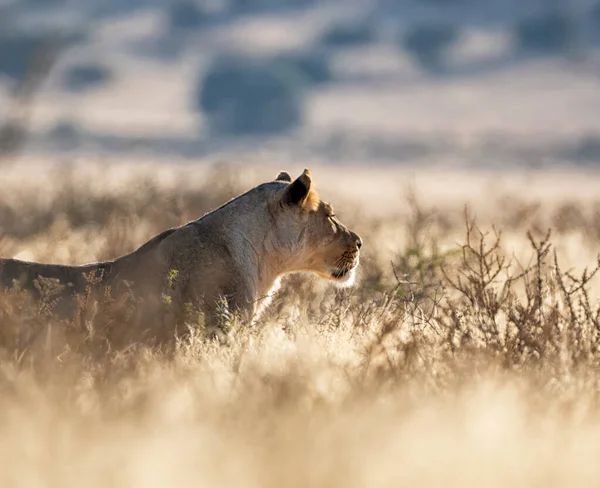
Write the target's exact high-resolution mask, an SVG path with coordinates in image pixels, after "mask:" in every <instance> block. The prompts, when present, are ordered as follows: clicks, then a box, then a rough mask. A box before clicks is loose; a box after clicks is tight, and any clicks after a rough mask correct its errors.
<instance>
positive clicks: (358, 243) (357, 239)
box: [351, 232, 362, 249]
mask: <svg viewBox="0 0 600 488" xmlns="http://www.w3.org/2000/svg"><path fill="white" fill-rule="evenodd" d="M351 234H352V237H353V239H354V243H355V244H356V249H360V248H361V247H362V239H361V238H360V236H359V235H358V234H355V233H354V232H352V233H351Z"/></svg>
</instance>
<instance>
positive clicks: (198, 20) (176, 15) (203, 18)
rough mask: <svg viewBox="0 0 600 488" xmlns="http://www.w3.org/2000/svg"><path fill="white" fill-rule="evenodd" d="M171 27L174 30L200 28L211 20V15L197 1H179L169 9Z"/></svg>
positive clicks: (168, 16)
mask: <svg viewBox="0 0 600 488" xmlns="http://www.w3.org/2000/svg"><path fill="white" fill-rule="evenodd" d="M167 19H168V23H169V28H170V29H173V30H179V29H182V30H190V29H198V28H200V27H202V26H203V25H206V24H207V23H209V22H210V20H211V16H210V14H209V13H207V12H205V11H204V9H203V8H202V7H201V6H200V5H198V4H197V3H196V2H193V1H191V0H187V1H178V2H176V3H173V4H171V5H169V7H168V10H167Z"/></svg>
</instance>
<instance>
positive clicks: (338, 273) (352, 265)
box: [331, 256, 358, 280]
mask: <svg viewBox="0 0 600 488" xmlns="http://www.w3.org/2000/svg"><path fill="white" fill-rule="evenodd" d="M357 267H358V256H356V257H354V258H353V259H352V260H350V261H347V262H345V263H343V264H342V265H338V266H336V267H335V268H333V269H332V270H331V277H332V278H333V279H335V280H345V279H349V278H351V277H352V274H353V271H354V270H355V269H356V268H357Z"/></svg>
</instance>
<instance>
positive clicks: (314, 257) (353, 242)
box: [269, 169, 362, 286]
mask: <svg viewBox="0 0 600 488" xmlns="http://www.w3.org/2000/svg"><path fill="white" fill-rule="evenodd" d="M275 181H276V182H278V183H281V185H280V186H281V187H280V188H278V191H277V192H275V194H274V196H273V198H272V199H271V201H270V202H269V203H270V205H269V207H270V208H269V210H270V215H271V217H272V220H273V222H274V224H275V225H274V227H275V228H274V229H273V230H274V234H273V238H274V239H273V241H274V242H273V244H274V246H273V250H274V251H276V249H275V248H276V247H277V248H279V250H280V251H281V250H282V249H283V250H284V251H283V252H278V253H276V254H278V255H279V256H281V258H282V259H283V260H285V261H286V263H285V268H287V269H288V270H289V271H311V272H313V273H316V274H317V275H319V276H321V277H323V278H326V279H328V280H333V281H335V282H336V283H338V284H340V285H345V286H349V285H351V284H352V283H353V282H354V277H355V272H356V268H357V266H358V262H359V256H360V248H361V246H362V240H361V238H360V237H359V236H358V235H357V234H355V233H354V232H352V231H351V230H349V229H348V228H346V226H344V224H342V223H341V222H340V221H339V219H338V218H337V216H336V215H335V212H334V210H333V207H332V206H331V205H330V204H329V203H326V202H324V201H322V200H321V199H320V198H319V196H318V194H317V192H316V191H315V189H314V187H313V183H312V179H311V174H310V171H309V170H307V169H305V170H304V173H302V175H300V176H299V177H298V178H297V179H296V180H295V181H293V182H292V179H291V177H290V175H289V174H288V173H285V172H281V173H279V175H278V176H277V178H276V180H275ZM278 186H279V185H278ZM275 243H276V244H275ZM282 264H283V263H282Z"/></svg>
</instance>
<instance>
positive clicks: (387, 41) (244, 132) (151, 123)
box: [0, 0, 600, 168]
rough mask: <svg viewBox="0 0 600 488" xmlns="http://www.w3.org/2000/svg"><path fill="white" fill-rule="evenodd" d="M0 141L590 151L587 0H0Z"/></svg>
mask: <svg viewBox="0 0 600 488" xmlns="http://www.w3.org/2000/svg"><path fill="white" fill-rule="evenodd" d="M0 108H1V110H0V152H1V153H2V154H3V155H4V156H6V155H14V154H16V153H19V154H24V155H33V156H35V155H44V157H48V156H50V157H55V158H59V159H60V158H63V157H66V156H75V155H97V156H99V157H103V158H107V159H110V158H112V157H117V158H118V157H123V156H124V155H127V156H151V157H152V158H153V160H161V159H164V160H168V161H176V160H185V159H188V158H194V159H197V158H204V157H211V158H214V157H230V156H234V155H236V154H244V155H246V156H248V155H250V156H253V155H256V156H259V157H262V158H264V157H265V155H268V156H269V157H274V158H277V159H279V160H281V159H284V160H286V159H290V160H297V161H310V160H315V161H316V160H318V161H321V162H330V163H337V162H343V163H358V164H360V163H380V164H415V165H423V164H438V165H448V166H453V165H461V166H468V167H471V166H483V167H501V168H504V167H515V166H518V167H521V166H526V167H538V166H544V165H564V164H573V165H586V166H590V165H591V166H593V165H596V164H600V0H525V1H524V0H371V1H367V0H172V1H160V0H0Z"/></svg>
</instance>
